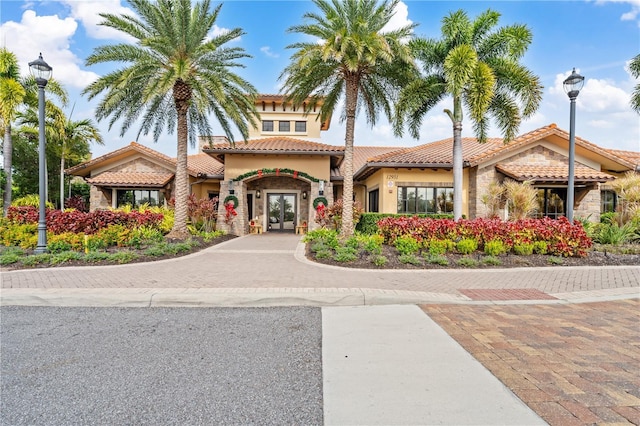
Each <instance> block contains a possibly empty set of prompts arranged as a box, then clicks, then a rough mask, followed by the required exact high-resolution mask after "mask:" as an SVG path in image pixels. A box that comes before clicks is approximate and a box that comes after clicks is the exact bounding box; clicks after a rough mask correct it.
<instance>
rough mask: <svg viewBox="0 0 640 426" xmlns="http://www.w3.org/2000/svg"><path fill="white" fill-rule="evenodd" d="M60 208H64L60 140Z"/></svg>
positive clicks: (62, 159) (62, 156)
mask: <svg viewBox="0 0 640 426" xmlns="http://www.w3.org/2000/svg"><path fill="white" fill-rule="evenodd" d="M60 210H64V142H62V154H61V155H60Z"/></svg>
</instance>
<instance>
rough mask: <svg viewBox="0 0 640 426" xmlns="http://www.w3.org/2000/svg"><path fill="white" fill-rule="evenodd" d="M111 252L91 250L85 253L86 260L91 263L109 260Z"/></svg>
mask: <svg viewBox="0 0 640 426" xmlns="http://www.w3.org/2000/svg"><path fill="white" fill-rule="evenodd" d="M110 257H111V254H109V253H107V252H104V251H94V252H89V253H87V254H85V255H84V260H85V261H86V262H89V263H94V262H100V261H102V260H108V259H109V258H110Z"/></svg>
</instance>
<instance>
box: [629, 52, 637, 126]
mask: <svg viewBox="0 0 640 426" xmlns="http://www.w3.org/2000/svg"><path fill="white" fill-rule="evenodd" d="M629 71H631V75H632V76H633V77H634V78H640V54H638V55H636V56H634V57H633V59H632V60H631V62H630V63H629ZM631 108H633V109H634V111H635V112H637V113H638V114H640V83H638V84H636V85H635V87H634V88H633V93H632V94H631Z"/></svg>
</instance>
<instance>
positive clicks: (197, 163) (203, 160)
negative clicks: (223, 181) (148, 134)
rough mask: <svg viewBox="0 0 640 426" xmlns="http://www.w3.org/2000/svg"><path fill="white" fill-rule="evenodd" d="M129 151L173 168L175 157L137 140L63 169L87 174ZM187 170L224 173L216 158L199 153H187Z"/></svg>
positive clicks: (72, 172) (222, 166)
mask: <svg viewBox="0 0 640 426" xmlns="http://www.w3.org/2000/svg"><path fill="white" fill-rule="evenodd" d="M130 152H137V153H140V154H142V155H145V156H147V157H150V158H153V159H156V160H158V161H160V162H161V163H164V164H165V165H166V166H167V169H168V170H172V171H173V170H175V168H176V159H175V158H172V157H169V156H168V155H165V154H162V153H161V152H158V151H156V150H154V149H151V148H149V147H146V146H144V145H142V144H139V143H137V142H131V143H130V144H129V145H127V146H124V147H122V148H120V149H116V150H115V151H111V152H109V153H107V154H105V155H102V156H100V157H96V158H94V159H92V160H89V161H87V162H84V163H82V164H78V165H77V166H74V167H70V168H68V169H66V170H65V173H66V174H70V175H73V174H77V175H79V176H87V175H88V174H89V172H90V171H91V169H92V168H93V167H96V166H98V165H99V164H101V163H104V162H105V161H108V160H111V159H116V158H118V157H121V158H124V157H126V155H127V154H128V153H130ZM187 171H188V173H189V174H190V175H192V176H197V175H199V174H205V175H222V174H223V173H224V165H223V164H222V163H221V162H220V161H218V160H217V159H215V158H213V157H211V156H210V155H207V154H203V153H199V154H195V155H189V156H188V157H187Z"/></svg>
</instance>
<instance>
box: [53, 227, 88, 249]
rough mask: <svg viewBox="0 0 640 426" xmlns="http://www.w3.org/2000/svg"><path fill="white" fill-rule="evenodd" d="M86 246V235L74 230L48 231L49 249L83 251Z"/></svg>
mask: <svg viewBox="0 0 640 426" xmlns="http://www.w3.org/2000/svg"><path fill="white" fill-rule="evenodd" d="M83 248H84V235H83V234H75V233H73V232H65V233H62V234H51V233H48V232H47V250H49V252H51V253H60V252H63V251H68V250H75V251H81V250H82V249H83Z"/></svg>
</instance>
